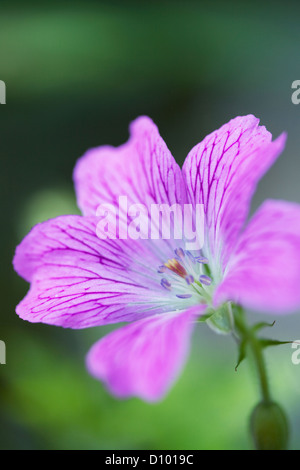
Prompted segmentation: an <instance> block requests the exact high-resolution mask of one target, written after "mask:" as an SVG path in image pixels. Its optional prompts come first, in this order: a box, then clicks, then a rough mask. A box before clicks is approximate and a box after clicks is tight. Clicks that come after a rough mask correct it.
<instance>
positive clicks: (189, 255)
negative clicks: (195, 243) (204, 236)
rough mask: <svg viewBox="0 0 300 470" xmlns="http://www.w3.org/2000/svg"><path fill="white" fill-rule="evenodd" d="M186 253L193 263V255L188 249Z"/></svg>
mask: <svg viewBox="0 0 300 470" xmlns="http://www.w3.org/2000/svg"><path fill="white" fill-rule="evenodd" d="M186 254H187V256H188V257H189V259H190V260H191V261H192V263H195V256H194V255H192V253H191V252H190V251H186Z"/></svg>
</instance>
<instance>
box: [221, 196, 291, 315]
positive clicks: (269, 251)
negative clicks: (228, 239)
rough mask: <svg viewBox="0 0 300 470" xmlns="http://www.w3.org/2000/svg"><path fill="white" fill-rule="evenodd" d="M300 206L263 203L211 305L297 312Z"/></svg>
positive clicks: (235, 253)
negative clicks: (237, 305) (231, 304)
mask: <svg viewBox="0 0 300 470" xmlns="http://www.w3.org/2000/svg"><path fill="white" fill-rule="evenodd" d="M299 282H300V205H298V204H293V203H288V202H283V201H271V200H270V201H266V202H265V203H264V204H263V205H262V207H261V208H260V209H259V210H258V211H257V213H256V214H255V215H254V216H253V218H252V220H251V221H250V223H249V225H248V227H247V228H246V230H245V232H244V233H243V234H242V235H241V237H240V239H239V242H238V244H237V247H236V250H235V252H234V254H233V256H232V259H231V260H230V262H229V265H228V267H227V271H226V275H225V279H224V281H223V283H222V284H221V285H220V286H219V288H218V289H217V291H216V294H215V299H214V302H215V304H220V303H222V302H224V301H226V300H232V301H233V302H236V303H238V304H241V305H243V306H244V307H246V308H250V309H255V310H260V311H265V312H269V313H272V314H280V313H288V312H292V311H295V310H296V309H299V308H300V288H299V285H300V284H299Z"/></svg>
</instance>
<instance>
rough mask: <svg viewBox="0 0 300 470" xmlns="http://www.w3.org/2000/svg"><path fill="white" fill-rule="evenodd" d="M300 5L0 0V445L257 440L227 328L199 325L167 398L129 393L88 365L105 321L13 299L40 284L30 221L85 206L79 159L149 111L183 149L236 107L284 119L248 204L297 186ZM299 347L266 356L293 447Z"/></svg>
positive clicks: (230, 444)
mask: <svg viewBox="0 0 300 470" xmlns="http://www.w3.org/2000/svg"><path fill="white" fill-rule="evenodd" d="M299 17H300V4H299V2H297V1H295V2H292V1H288V0H285V1H281V2H276V1H273V2H253V1H249V0H245V1H243V2H231V1H226V2H224V1H222V2H221V1H215V2H196V1H195V2H191V1H184V2H183V1H182V2H175V1H173V2H166V1H160V2H155V1H154V2H151V3H150V2H133V1H126V2H124V1H107V2H92V1H72V2H67V1H60V2H55V1H51V2H50V1H41V0H40V1H39V2H24V1H23V2H21V1H20V2H16V1H10V2H5V1H1V6H0V79H1V80H4V81H5V82H6V85H7V104H6V105H5V106H1V108H0V151H1V163H2V170H1V173H0V178H1V191H2V194H1V203H2V205H1V220H2V230H1V234H0V236H1V249H2V253H1V261H2V262H1V265H0V275H1V283H0V286H1V300H2V306H1V307H2V308H1V333H0V339H2V340H4V341H5V342H6V347H7V364H6V365H0V380H1V384H0V385H1V386H0V399H1V410H0V419H1V426H0V448H1V449H247V448H249V447H251V442H250V439H249V434H248V429H247V420H248V417H249V413H250V411H251V408H252V407H253V406H254V404H255V403H256V401H257V399H258V391H257V384H256V379H255V376H254V375H253V374H252V371H251V370H250V368H249V367H248V366H247V364H242V365H241V367H240V368H239V370H238V372H237V373H236V372H235V370H234V367H235V362H236V354H237V353H236V350H235V345H234V344H233V341H232V340H231V339H229V338H225V337H220V336H217V335H214V334H213V333H211V332H210V331H209V330H208V328H207V327H206V326H202V327H200V326H199V328H198V329H197V331H196V332H195V334H194V338H193V346H192V351H191V356H190V360H189V362H188V365H187V367H186V369H185V371H184V373H183V374H182V376H181V377H180V379H179V381H178V382H177V384H176V385H175V387H174V388H173V389H172V390H171V392H170V394H169V395H168V397H167V398H166V399H165V400H164V401H162V402H161V403H159V404H155V405H149V404H145V403H143V402H141V401H140V400H138V399H131V400H126V401H117V400H115V399H114V398H113V397H111V396H110V395H109V394H108V393H107V392H106V391H105V389H104V388H103V386H102V384H100V383H98V382H97V381H95V380H94V379H93V378H92V377H90V376H89V375H88V374H87V372H86V370H85V365H84V358H85V354H86V352H87V351H88V349H89V348H90V346H91V345H92V344H93V342H95V341H96V340H97V339H98V338H99V337H100V336H101V335H104V334H105V333H106V332H107V331H108V328H105V327H103V328H94V329H90V330H81V331H72V330H63V329H61V328H56V327H51V326H46V325H36V324H35V325H34V324H29V323H26V322H24V321H22V320H20V319H19V318H18V317H17V315H16V314H15V312H14V308H15V305H16V304H17V303H18V302H19V301H20V300H21V298H22V297H23V296H24V295H25V293H26V291H27V289H28V285H27V284H26V283H25V281H23V280H22V279H20V278H18V276H17V275H16V274H15V273H14V271H13V269H12V266H11V260H12V257H13V253H14V249H15V246H16V244H17V243H19V242H20V240H21V239H22V237H23V236H24V235H25V234H26V233H27V232H28V230H29V229H30V228H31V226H32V225H34V224H35V223H37V222H40V221H42V220H45V219H47V218H50V217H54V216H56V215H60V214H66V213H77V208H76V203H75V196H74V191H73V186H72V170H73V167H74V164H75V162H76V159H77V158H78V157H80V156H81V155H82V154H83V152H85V150H87V149H88V148H90V147H93V146H98V145H102V144H113V145H119V144H121V143H122V142H124V141H125V140H126V139H127V137H128V124H129V122H130V121H131V120H133V119H134V118H135V117H137V116H138V115H141V114H147V115H149V116H150V117H152V119H153V120H154V121H155V122H156V123H157V125H158V126H159V129H160V132H161V134H162V136H163V137H164V139H165V140H166V142H167V144H168V146H169V148H170V150H171V151H172V153H173V154H174V156H175V158H176V159H177V161H178V162H179V163H182V162H183V160H184V157H185V156H186V154H187V152H188V151H189V149H190V148H191V147H192V146H193V145H195V144H196V143H198V142H199V141H200V140H201V139H202V138H203V137H204V136H205V135H206V134H207V133H209V132H211V131H213V130H214V129H216V128H218V127H219V126H220V125H222V124H223V123H225V122H226V121H228V120H229V119H230V118H232V117H235V116H236V115H243V114H249V113H251V114H255V115H256V116H258V117H260V118H261V121H262V123H263V124H264V125H266V126H267V128H268V129H269V130H270V131H271V132H272V133H273V134H274V135H275V136H277V135H278V134H279V133H281V132H282V131H283V130H286V131H287V132H288V143H287V148H286V151H285V152H284V154H283V156H282V157H281V158H280V159H279V161H278V162H277V163H276V164H275V166H274V167H273V168H272V169H271V171H270V172H269V174H268V175H267V176H266V177H265V178H264V180H263V182H262V183H261V184H260V185H259V188H258V191H257V194H256V196H255V198H254V201H253V207H252V209H253V210H254V209H255V208H256V207H258V205H259V204H260V203H261V202H262V201H263V200H264V199H265V198H266V197H273V198H282V199H288V200H294V201H298V202H300V190H299V174H300V154H299V145H300V133H299V124H300V105H299V106H295V105H293V104H292V102H291V93H292V91H291V84H292V82H293V81H294V80H297V79H300V60H299V59H300V57H299V55H300V52H299V51H300V47H299V46H300V44H299V40H300V32H299ZM262 275H263V273H262ZM279 275H280V273H279ZM299 313H300V312H299ZM249 318H250V319H251V321H253V322H254V321H257V320H258V319H262V318H263V319H265V318H266V317H265V316H261V315H259V313H255V314H254V313H251V312H249ZM268 320H271V321H273V320H274V318H273V317H271V318H270V317H268ZM269 334H270V335H271V336H273V337H274V338H276V339H281V340H295V339H299V338H300V328H299V316H297V315H292V316H288V317H281V318H280V317H279V318H277V323H276V325H275V326H274V327H273V329H272V330H270V332H269ZM291 353H292V350H291V347H290V346H282V347H281V349H276V350H275V349H274V350H269V351H268V352H267V362H268V366H269V374H270V380H271V382H272V388H273V392H274V395H275V397H276V398H277V399H278V400H279V401H280V402H281V404H282V405H283V406H284V407H285V409H286V410H287V412H288V413H289V416H290V419H291V423H292V438H291V448H293V449H300V365H299V366H295V365H293V364H292V362H291Z"/></svg>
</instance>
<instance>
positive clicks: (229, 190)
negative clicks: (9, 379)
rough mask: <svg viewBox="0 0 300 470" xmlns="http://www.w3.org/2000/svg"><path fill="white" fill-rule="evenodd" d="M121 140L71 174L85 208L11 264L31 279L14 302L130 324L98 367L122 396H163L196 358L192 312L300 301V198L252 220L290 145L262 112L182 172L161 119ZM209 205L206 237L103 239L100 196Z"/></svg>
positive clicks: (279, 309)
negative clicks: (262, 184) (256, 198)
mask: <svg viewBox="0 0 300 470" xmlns="http://www.w3.org/2000/svg"><path fill="white" fill-rule="evenodd" d="M130 129H131V136H130V139H129V141H128V142H127V143H125V144H124V145H121V146H120V147H118V148H114V147H109V146H103V147H99V148H96V149H92V150H90V151H88V152H87V153H86V154H85V155H84V156H83V157H82V158H81V159H80V160H79V161H78V163H77V165H76V167H75V171H74V181H75V189H76V194H77V199H78V205H79V207H80V209H81V210H82V213H83V216H76V215H68V216H62V217H57V218H55V219H53V220H48V221H46V222H44V223H41V224H38V225H37V226H35V227H34V228H33V229H32V230H31V232H30V233H29V234H28V235H27V236H26V237H25V238H24V240H23V241H22V242H21V244H20V245H19V246H18V247H17V250H16V255H15V258H14V268H15V270H16V271H17V272H18V273H19V275H20V276H22V277H23V278H24V279H26V280H27V281H28V282H30V283H31V286H30V290H29V292H28V294H27V295H26V297H25V298H24V299H23V300H22V301H21V303H20V304H19V305H18V306H17V309H16V311H17V313H18V315H19V316H20V317H21V318H23V319H25V320H28V321H30V322H43V323H48V324H52V325H58V326H63V327H69V328H88V327H93V326H99V325H106V324H112V323H117V322H129V324H128V325H126V326H122V327H121V328H120V329H118V330H116V331H113V332H112V333H110V334H108V335H107V336H106V337H104V338H103V339H101V340H100V341H99V342H97V343H96V344H95V345H94V346H93V347H92V349H91V350H90V352H89V354H88V356H87V367H88V369H89V371H90V372H91V374H93V375H94V376H95V377H97V378H98V379H100V380H102V381H103V382H104V383H105V384H106V386H107V387H108V389H109V390H110V391H111V392H112V393H113V394H115V395H116V396H118V397H122V398H124V397H129V396H133V395H134V396H139V397H141V398H143V399H145V400H148V401H155V400H158V399H160V398H161V397H162V396H163V395H164V394H165V393H166V392H167V390H168V389H169V388H170V386H171V385H172V383H173V382H174V380H175V379H176V377H177V376H178V374H179V372H180V371H181V369H182V367H183V365H184V362H185V360H186V358H187V355H188V350H189V343H190V337H191V334H192V330H193V328H194V326H195V325H196V323H197V322H196V320H197V319H198V318H199V317H201V316H203V315H204V314H206V313H207V312H210V313H211V312H212V311H216V310H217V309H218V308H219V307H222V306H223V305H224V304H226V303H227V302H233V303H236V304H239V305H242V306H243V307H245V308H250V309H254V310H258V311H260V312H269V313H271V314H272V315H274V314H284V313H289V312H292V311H294V310H296V309H297V308H299V306H300V289H299V279H300V206H299V205H297V204H293V203H288V202H283V201H274V200H268V201H267V202H265V203H264V204H263V205H262V207H261V208H260V209H259V210H258V211H257V212H256V214H255V215H254V216H253V217H252V219H251V220H250V222H249V223H248V225H246V227H245V222H246V219H247V217H248V214H249V206H250V201H251V198H252V195H253V193H254V191H255V189H256V186H257V183H258V181H259V180H260V178H261V177H262V176H263V175H264V174H265V173H266V171H267V170H268V169H269V168H270V166H271V165H272V164H273V163H274V161H275V160H276V159H277V157H278V156H279V154H280V153H281V151H282V150H283V148H284V145H285V140H286V137H285V135H284V134H282V135H281V136H280V137H278V138H277V139H276V140H275V141H273V142H272V136H271V134H270V133H269V132H268V131H267V130H266V129H265V127H260V126H259V121H258V119H256V118H255V117H254V116H251V115H249V116H245V117H237V118H235V119H233V120H231V121H230V122H229V123H228V124H225V125H224V126H223V127H221V128H220V129H219V130H217V131H216V132H213V133H212V134H210V135H209V136H207V137H206V138H205V139H204V140H203V141H202V142H201V143H200V144H198V145H196V146H195V147H194V148H193V149H192V150H191V151H190V153H189V154H188V156H187V158H186V160H185V163H184V165H183V168H182V170H181V169H180V168H179V166H178V165H177V164H176V162H175V160H174V158H173V157H172V155H171V153H170V152H169V150H168V148H167V146H166V144H165V142H164V141H163V140H162V138H161V137H160V135H159V132H158V129H157V127H156V126H155V125H154V123H153V122H152V121H151V120H150V119H149V118H147V117H140V118H138V119H136V120H135V121H134V122H133V124H132V125H131V128H130ZM120 195H123V196H127V198H128V201H129V202H130V203H138V202H142V203H143V204H144V205H145V206H146V207H148V208H150V206H151V205H152V204H158V203H159V204H168V205H172V204H174V203H176V204H180V205H183V204H186V203H188V204H192V205H193V207H195V206H196V204H203V205H204V212H205V244H204V246H203V249H202V250H201V252H198V253H195V252H190V251H189V250H187V249H186V245H185V240H184V239H182V240H176V239H171V240H163V239H160V240H155V241H153V240H151V239H148V240H145V239H137V240H125V239H120V238H117V239H109V238H107V239H106V240H103V239H99V237H98V236H97V234H96V227H97V222H98V220H99V219H98V218H97V216H96V211H97V208H98V206H99V204H101V203H110V204H114V205H117V204H118V197H119V196H120Z"/></svg>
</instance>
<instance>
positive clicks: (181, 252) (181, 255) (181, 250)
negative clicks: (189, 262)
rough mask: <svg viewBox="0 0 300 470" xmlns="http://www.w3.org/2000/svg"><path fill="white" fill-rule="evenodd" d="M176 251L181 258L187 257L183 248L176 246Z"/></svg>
mask: <svg viewBox="0 0 300 470" xmlns="http://www.w3.org/2000/svg"><path fill="white" fill-rule="evenodd" d="M174 253H175V255H176V256H178V258H180V259H183V258H184V257H185V253H184V251H183V249H182V248H176V250H174Z"/></svg>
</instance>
